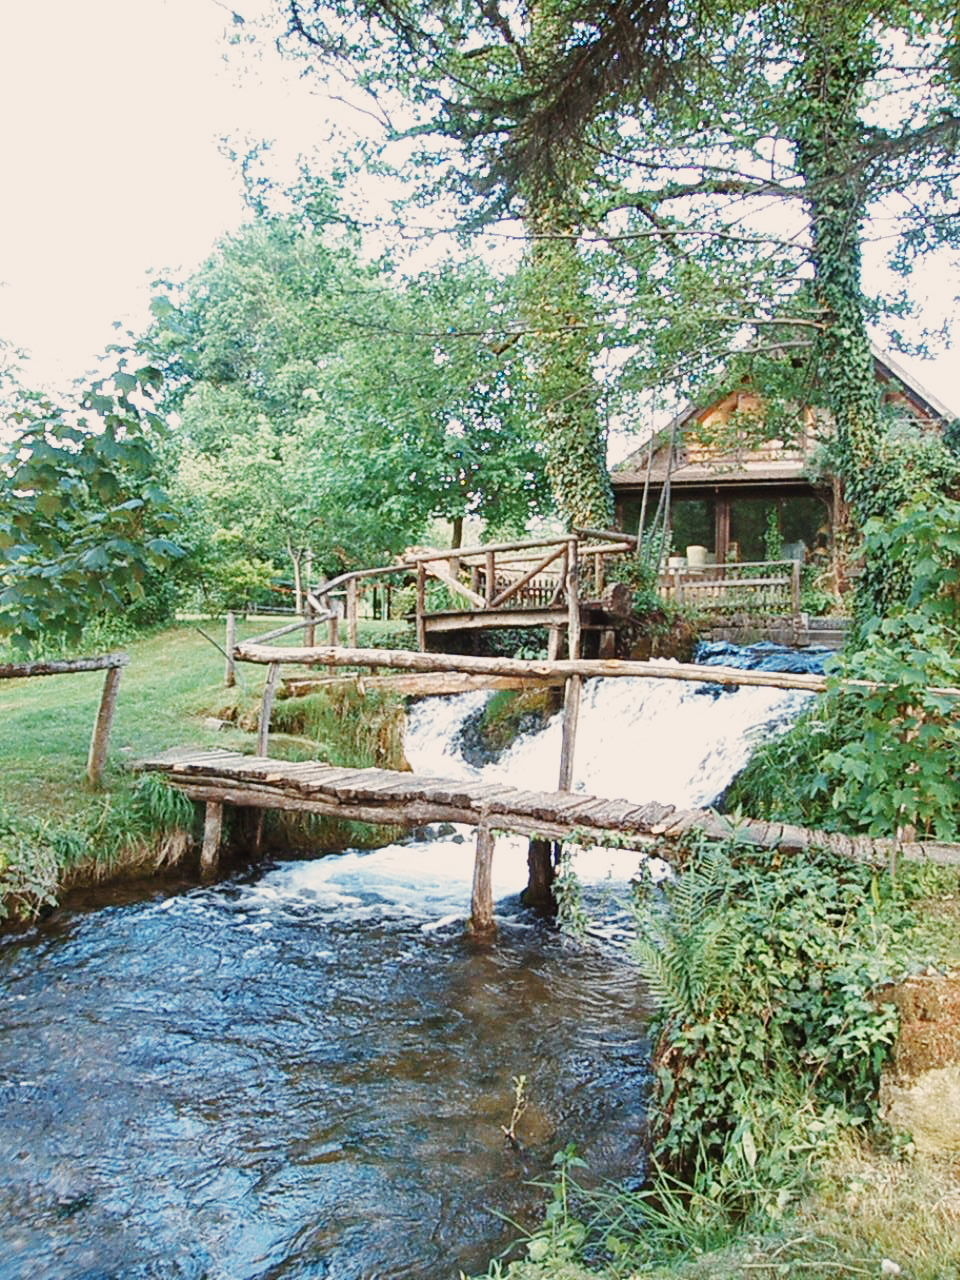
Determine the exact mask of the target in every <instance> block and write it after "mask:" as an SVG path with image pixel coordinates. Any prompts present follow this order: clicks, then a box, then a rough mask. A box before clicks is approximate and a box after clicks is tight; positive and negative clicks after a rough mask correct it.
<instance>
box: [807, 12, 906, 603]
mask: <svg viewBox="0 0 960 1280" xmlns="http://www.w3.org/2000/svg"><path fill="white" fill-rule="evenodd" d="M801 9H802V10H806V13H805V18H806V26H807V29H806V30H805V31H804V32H803V36H802V42H801V46H800V53H801V58H802V63H801V70H800V87H799V94H798V100H797V111H796V126H795V128H796V144H797V159H798V163H799V168H800V171H801V173H802V174H803V178H804V185H805V190H806V194H807V203H808V207H809V211H810V226H811V241H812V258H813V267H814V292H815V295H816V298H817V302H818V303H819V308H820V316H821V322H822V325H823V328H822V330H821V333H820V338H819V342H818V347H819V362H818V363H819V376H820V381H821V384H822V387H823V390H824V392H825V395H826V400H827V404H828V406H829V408H830V411H831V413H832V415H833V419H834V423H835V431H836V437H835V451H834V465H835V467H836V470H837V474H838V475H839V478H840V480H841V482H842V486H843V497H844V499H845V502H846V503H847V504H849V509H850V512H851V514H852V516H853V519H854V522H855V524H856V525H857V526H858V528H862V526H863V524H864V523H865V522H866V521H867V520H868V519H869V518H870V517H871V516H881V517H888V516H890V515H892V514H893V512H894V510H895V509H896V506H897V505H898V504H899V501H900V500H901V499H902V492H901V491H899V490H897V489H894V488H893V487H891V486H888V485H886V484H885V483H884V476H883V468H878V467H877V463H878V459H879V456H880V445H881V440H882V437H883V433H884V422H883V415H882V404H881V397H880V388H879V385H878V382H877V376H876V371H875V367H874V358H873V352H872V350H871V346H870V339H869V336H868V333H867V326H866V311H865V306H864V297H863V290H862V284H861V271H862V260H861V257H862V255H861V240H862V223H863V219H864V213H865V203H866V185H865V179H866V174H865V172H864V167H863V166H862V165H860V164H858V163H857V159H858V157H860V156H861V155H862V154H863V135H862V126H861V122H860V119H859V109H860V107H861V104H862V99H863V90H864V86H865V84H866V82H867V80H868V79H869V77H870V76H871V74H872V73H873V71H874V69H875V67H874V52H873V46H872V42H871V41H870V39H869V38H868V36H867V34H866V32H865V31H864V29H863V24H862V17H861V15H860V14H859V13H858V12H857V11H856V7H849V8H848V7H846V6H836V7H835V8H834V9H833V10H831V12H830V15H829V17H828V18H825V16H824V12H823V10H822V8H820V7H819V6H817V5H802V6H801ZM818 15H819V16H818ZM901 578H902V575H901V574H900V573H898V572H897V569H896V567H895V566H893V565H890V564H886V563H883V564H881V563H869V564H866V565H865V566H864V571H863V573H862V575H861V577H860V581H859V587H858V610H859V612H860V613H861V615H863V616H867V615H874V616H883V615H884V614H885V613H886V612H887V611H888V609H889V607H890V605H891V604H892V603H893V602H894V601H895V600H896V599H897V598H898V596H899V595H900V594H901V592H902V590H903V589H904V588H905V587H906V586H907V583H906V582H905V581H901Z"/></svg>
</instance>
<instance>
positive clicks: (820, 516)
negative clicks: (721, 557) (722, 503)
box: [730, 494, 829, 561]
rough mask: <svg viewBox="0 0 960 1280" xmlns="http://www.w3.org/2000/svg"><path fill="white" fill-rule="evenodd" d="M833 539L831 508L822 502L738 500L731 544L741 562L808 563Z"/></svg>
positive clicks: (804, 498)
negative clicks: (805, 561) (817, 549)
mask: <svg viewBox="0 0 960 1280" xmlns="http://www.w3.org/2000/svg"><path fill="white" fill-rule="evenodd" d="M828 539H829V520H828V515H827V508H826V506H825V505H824V503H823V502H821V500H820V499H819V498H815V497H812V496H808V495H803V494H797V495H795V496H794V495H791V496H790V497H782V498H735V499H733V500H732V501H731V503H730V544H731V550H733V551H735V552H736V558H737V559H738V560H747V561H750V560H779V559H794V560H806V559H808V557H809V556H810V553H811V552H812V551H813V550H814V549H815V548H820V547H823V546H825V545H826V542H827V540H828Z"/></svg>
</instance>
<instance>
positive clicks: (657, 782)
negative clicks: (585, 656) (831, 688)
mask: <svg viewBox="0 0 960 1280" xmlns="http://www.w3.org/2000/svg"><path fill="white" fill-rule="evenodd" d="M717 650H720V653H719V654H717ZM758 651H759V653H760V654H761V655H763V660H762V661H757V660H756V659H757V656H758ZM779 653H782V654H783V655H784V657H783V659H782V664H783V665H781V666H780V667H777V666H774V665H772V663H773V662H774V661H775V660H776V658H777V656H778V654H779ZM825 653H826V651H821V652H820V653H818V654H816V655H811V657H810V658H809V659H808V661H807V663H806V664H805V668H804V669H806V670H811V669H812V670H816V669H818V667H819V668H820V669H822V656H823V655H824V654H825ZM698 656H699V657H700V660H701V661H703V660H704V659H707V660H709V659H710V658H712V657H715V656H716V657H722V660H723V662H724V664H725V665H738V666H742V667H744V668H752V667H759V666H761V665H762V666H763V667H765V668H766V669H767V670H778V669H779V670H783V669H784V667H785V666H787V665H788V664H789V669H791V670H795V669H797V665H798V664H797V663H796V661H795V659H796V654H795V653H794V651H792V650H785V649H780V647H779V646H773V645H763V646H761V645H754V646H750V647H745V648H740V649H737V648H735V647H734V646H730V645H725V646H722V647H721V646H710V647H704V649H703V651H702V652H701V654H700V655H698ZM738 659H739V660H738ZM811 696H812V695H810V694H808V693H799V692H797V691H791V690H781V689H767V688H758V687H756V686H741V687H740V688H735V689H723V690H721V689H720V688H719V687H718V686H712V685H702V684H690V683H687V682H685V681H680V680H658V679H651V678H636V677H615V678H614V677H604V678H599V679H594V680H587V681H585V683H584V687H583V695H582V699H581V704H580V720H579V726H578V729H577V746H576V755H575V758H574V787H573V789H574V790H575V791H581V792H584V793H586V794H588V795H596V796H604V797H609V798H610V799H623V800H636V801H637V803H638V804H641V803H645V802H646V801H649V800H660V801H662V802H663V803H665V804H674V805H677V806H678V807H681V806H683V807H687V808H698V807H700V806H704V805H710V804H712V803H714V802H715V801H716V800H717V798H718V797H719V796H720V795H721V794H722V793H723V791H724V790H725V789H726V787H727V786H729V784H730V782H731V781H732V780H733V778H734V777H735V776H736V774H737V773H739V772H740V770H741V769H742V768H743V766H744V765H745V764H746V763H747V761H748V760H749V758H750V755H751V754H752V752H753V750H754V749H755V748H756V746H757V745H758V744H759V743H760V742H762V741H764V740H766V739H768V738H770V737H772V736H774V735H776V734H779V733H783V732H784V731H785V730H786V729H787V728H789V726H790V724H791V723H792V722H793V720H794V719H795V718H796V716H797V715H798V714H799V712H800V711H801V710H802V708H803V707H804V706H805V705H806V703H807V702H808V700H809V699H810V697H811ZM489 697H490V695H489V694H486V693H465V694H459V695H456V696H453V697H449V698H428V699H424V700H422V701H421V702H418V703H415V704H414V706H413V707H412V709H411V711H410V714H409V717H408V727H407V736H406V744H405V750H406V754H407V759H408V760H409V761H410V764H411V766H412V767H413V769H414V771H415V772H417V773H424V774H430V775H433V776H436V777H454V778H470V777H472V778H478V779H482V780H484V781H489V782H504V783H510V784H511V785H512V786H516V787H521V788H524V789H527V790H532V791H553V790H555V789H556V786H557V774H558V770H559V762H560V734H561V721H562V713H560V712H558V713H557V714H556V715H555V716H554V717H553V718H552V719H551V720H550V722H549V723H548V724H547V725H546V726H545V727H544V728H542V729H540V730H538V731H537V732H534V733H530V734H526V735H524V736H523V737H521V738H519V739H518V740H517V741H516V742H515V743H514V744H513V746H512V747H511V748H510V749H509V750H508V751H506V752H505V753H504V754H503V755H502V756H501V757H500V758H499V759H498V760H496V761H495V762H494V763H492V764H489V765H486V766H484V767H483V768H476V767H473V766H471V765H470V764H468V763H467V761H466V760H465V759H464V758H463V755H462V753H461V752H460V751H459V749H458V741H457V740H458V734H459V731H460V730H461V728H462V726H463V724H464V722H465V721H466V719H467V718H468V717H469V716H470V715H472V714H473V713H474V712H475V711H476V710H477V709H478V708H481V707H483V706H484V704H485V702H486V700H487V699H488V698H489Z"/></svg>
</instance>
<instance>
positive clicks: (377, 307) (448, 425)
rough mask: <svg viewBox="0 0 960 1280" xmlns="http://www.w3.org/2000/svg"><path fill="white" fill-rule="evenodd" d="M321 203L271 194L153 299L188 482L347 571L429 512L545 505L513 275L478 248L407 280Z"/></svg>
mask: <svg viewBox="0 0 960 1280" xmlns="http://www.w3.org/2000/svg"><path fill="white" fill-rule="evenodd" d="M313 189H314V190H318V189H319V190H325V188H324V186H323V184H320V183H317V184H314V188H313ZM315 209H316V206H315V203H314V204H313V205H311V206H310V208H309V209H307V208H304V207H301V208H300V209H299V211H298V213H297V214H295V215H291V214H271V213H269V212H264V213H262V214H261V216H260V217H258V218H257V219H256V220H255V221H254V222H253V223H251V224H250V225H249V226H247V227H246V228H244V229H243V230H242V231H241V232H239V233H238V234H237V235H235V236H233V237H230V238H229V239H227V240H225V241H224V242H223V243H222V244H221V245H220V246H219V248H218V250H217V251H216V253H215V254H214V255H213V256H212V257H211V259H210V260H209V262H208V263H207V264H206V265H205V266H204V267H203V268H202V269H201V271H200V272H199V273H198V274H197V275H196V276H195V277H194V278H193V279H191V280H190V281H189V282H187V284H186V285H185V286H184V287H183V288H182V289H181V290H179V291H174V290H170V289H168V290H167V292H166V293H165V294H164V295H163V296H162V297H160V298H158V299H157V301H156V302H155V304H154V311H155V316H156V323H155V325H154V328H153V330H152V332H151V333H150V335H149V336H148V338H147V339H146V345H147V347H148V348H149V349H150V350H151V351H153V352H155V353H156V356H157V358H158V360H159V361H160V362H162V363H164V364H166V365H167V367H168V368H169V369H170V370H171V373H172V376H173V377H174V378H175V380H176V381H175V384H174V390H173V393H172V396H171V407H174V408H177V409H178V410H179V412H180V415H181V419H182V431H181V437H182V463H181V468H180V482H181V485H182V486H183V487H184V489H185V490H186V491H187V492H188V493H191V494H193V495H195V496H197V497H199V498H200V499H201V500H202V501H201V507H202V510H203V512H204V513H205V516H204V518H205V519H206V520H207V522H208V524H209V527H210V529H211V533H212V536H213V539H214V542H215V543H216V544H217V545H218V546H219V548H220V549H221V550H222V551H223V552H224V553H225V554H228V555H229V556H236V555H239V554H242V555H245V556H246V557H248V558H250V557H252V558H258V557H259V558H261V559H263V558H265V559H267V560H269V561H274V562H277V563H279V562H280V561H281V560H282V559H284V558H286V557H290V558H292V560H293V562H294V564H295V565H296V564H297V563H298V562H299V560H300V558H302V556H303V555H304V554H305V553H306V552H307V551H308V550H309V552H310V553H312V554H313V555H314V556H315V557H316V559H317V561H318V563H319V564H321V565H322V566H323V567H324V568H325V569H327V570H329V571H338V570H339V569H341V568H344V567H349V566H354V565H357V564H361V563H364V562H369V561H375V560H378V559H381V558H383V557H384V556H388V555H390V554H392V553H394V552H396V551H398V550H400V549H401V548H403V547H404V546H406V545H409V544H410V543H411V542H414V541H417V540H418V539H420V538H422V536H423V531H424V528H425V526H426V523H427V521H428V520H429V519H431V518H433V517H442V518H445V519H447V520H450V521H451V522H453V523H454V524H455V525H458V524H459V523H462V520H463V519H464V518H465V517H466V516H477V517H479V518H481V519H482V520H484V521H485V522H486V524H487V526H488V527H492V528H513V527H522V526H523V525H524V524H525V522H526V521H527V520H528V519H529V518H530V516H531V515H534V514H537V513H539V512H543V511H545V510H546V509H547V507H548V495H547V491H546V486H545V484H544V482H543V480H542V476H541V473H542V462H541V459H540V458H539V456H538V452H537V447H536V445H535V443H534V441H533V440H532V439H531V437H530V433H529V431H528V430H527V427H526V421H527V417H528V415H527V412H526V410H527V388H526V384H525V375H524V370H523V367H522V364H521V363H520V362H519V361H518V360H517V359H516V353H515V352H513V351H512V349H511V346H510V344H509V343H506V344H504V343H503V341H502V339H501V331H502V330H503V329H504V328H508V329H509V328H514V327H515V325H516V321H515V303H514V302H513V300H512V298H511V293H510V288H509V284H508V283H504V282H502V281H500V280H498V279H497V278H496V277H494V276H493V275H492V274H490V273H489V272H488V271H486V270H485V269H484V268H483V267H482V266H481V265H479V264H477V263H467V264H465V265H462V266H454V265H452V264H450V263H447V264H443V265H441V266H439V267H438V268H436V269H435V270H433V271H430V272H425V273H422V274H420V275H418V276H415V277H413V278H408V279H401V278H399V277H397V276H395V275H392V274H391V273H390V272H389V271H388V269H387V267H386V266H385V265H384V264H365V263H364V262H363V261H362V259H361V253H360V245H359V243H358V241H357V240H356V238H355V237H354V236H353V234H352V233H350V232H349V231H346V230H345V229H344V228H343V227H342V226H340V225H334V224H333V222H332V221H331V218H330V216H329V215H326V217H325V218H324V220H322V221H320V222H319V223H314V222H313V220H312V214H313V213H315Z"/></svg>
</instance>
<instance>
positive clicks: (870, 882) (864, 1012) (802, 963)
mask: <svg viewBox="0 0 960 1280" xmlns="http://www.w3.org/2000/svg"><path fill="white" fill-rule="evenodd" d="M686 858H687V860H686V864H685V865H684V867H683V869H682V871H681V872H680V873H679V874H678V875H677V877H676V878H675V879H673V880H671V881H667V882H666V883H665V884H664V885H663V886H662V887H659V888H658V887H654V886H653V885H648V886H647V887H646V890H645V892H644V893H643V895H642V897H641V899H640V901H639V904H638V927H639V940H638V944H637V951H638V956H639V960H640V964H641V967H642V969H643V971H644V974H645V976H646V977H647V979H648V981H649V982H650V985H651V989H652V991H653V994H654V996H655V997H656V1000H657V1004H658V1014H657V1019H656V1033H657V1037H658V1045H657V1050H656V1053H655V1057H654V1067H655V1087H654V1099H653V1107H652V1128H653V1132H654V1137H655V1146H654V1153H655V1156H656V1160H657V1162H658V1163H659V1164H660V1165H661V1166H662V1167H663V1168H664V1169H666V1171H667V1172H668V1173H669V1174H671V1175H672V1176H675V1177H678V1178H681V1179H683V1180H684V1182H686V1183H688V1184H696V1183H697V1182H698V1180H699V1181H702V1179H703V1176H704V1175H705V1174H709V1178H710V1179H711V1182H712V1185H713V1186H714V1188H715V1195H716V1197H717V1198H718V1199H721V1200H724V1201H725V1205H726V1209H727V1210H728V1211H729V1212H732V1213H735V1214H736V1213H746V1212H752V1211H756V1210H758V1209H762V1210H764V1211H766V1212H768V1213H771V1212H772V1213H776V1212H777V1211H778V1210H779V1209H782V1207H783V1203H784V1197H783V1196H782V1195H781V1192H782V1191H783V1190H784V1189H785V1188H786V1189H788V1190H789V1189H790V1188H792V1187H793V1186H794V1185H795V1184H796V1183H797V1180H798V1176H802V1173H803V1171H804V1169H805V1168H806V1167H807V1166H808V1165H809V1162H810V1159H811V1157H812V1156H814V1155H815V1154H816V1153H817V1152H818V1151H819V1150H821V1149H822V1148H823V1147H824V1144H825V1143H827V1142H828V1141H829V1140H831V1139H832V1138H833V1137H835V1136H836V1135H837V1134H838V1133H839V1132H840V1131H841V1130H842V1129H843V1128H845V1127H849V1126H856V1125H862V1124H863V1123H864V1122H866V1121H867V1120H869V1119H871V1118H872V1117H873V1114H874V1107H875V1100H876V1091H877V1087H878V1081H879V1072H880V1068H881V1066H882V1064H883V1062H884V1060H885V1058H886V1056H887V1052H888V1049H889V1046H890V1045H891V1043H892V1041H893V1038H894V1034H895V1029H896V1018H895V1013H894V1011H893V1010H892V1008H889V1007H885V1006H878V1004H877V1003H875V1002H874V1000H873V999H872V998H871V992H872V991H873V989H874V988H875V987H876V986H877V985H878V984H879V983H880V982H881V981H882V980H883V979H884V978H885V977H886V976H887V969H886V965H885V962H884V942H885V940H886V941H887V942H889V941H890V940H891V939H892V938H893V936H894V934H895V927H896V926H898V925H899V924H901V923H902V921H903V919H904V916H905V908H904V906H903V904H902V902H901V901H900V900H899V899H898V898H897V897H896V896H895V895H894V894H892V893H891V891H890V888H889V882H888V881H885V882H881V881H880V880H879V879H878V877H877V875H876V873H874V872H873V871H872V870H871V869H870V868H868V867H864V866H861V865H858V864H854V863H847V862H841V861H840V860H838V859H834V858H832V857H830V856H828V855H826V854H823V855H819V854H813V855H810V856H808V857H805V858H794V859H791V860H790V861H787V860H786V859H784V858H783V857H782V856H781V855H780V854H778V853H777V852H771V851H760V850H757V849H754V848H752V847H747V846H737V845H736V844H732V845H730V846H728V847H719V846H716V845H713V846H711V845H708V844H707V843H705V842H700V843H692V844H691V845H690V846H689V847H688V850H687V855H686ZM885 894H886V896H884V895H885Z"/></svg>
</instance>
